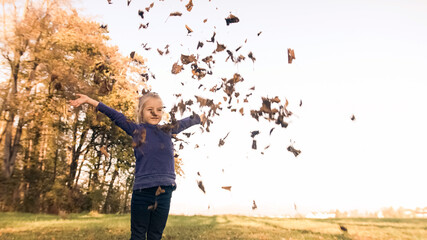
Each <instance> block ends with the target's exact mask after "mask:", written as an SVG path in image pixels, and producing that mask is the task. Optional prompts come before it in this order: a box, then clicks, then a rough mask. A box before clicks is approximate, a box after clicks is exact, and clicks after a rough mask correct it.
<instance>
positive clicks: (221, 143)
mask: <svg viewBox="0 0 427 240" xmlns="http://www.w3.org/2000/svg"><path fill="white" fill-rule="evenodd" d="M228 134H230V132H228V133H227V135H225V137H224V138H221V139H219V143H218V147H221V146H222V145H224V144H225V141H224V140H225V139H226V138H227V137H228Z"/></svg>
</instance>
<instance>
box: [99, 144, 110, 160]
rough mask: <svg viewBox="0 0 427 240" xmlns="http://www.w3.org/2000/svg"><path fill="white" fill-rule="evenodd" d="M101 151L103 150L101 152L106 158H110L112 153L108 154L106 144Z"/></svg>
mask: <svg viewBox="0 0 427 240" xmlns="http://www.w3.org/2000/svg"><path fill="white" fill-rule="evenodd" d="M99 151H101V153H102V154H103V155H104V156H105V158H109V157H110V154H108V152H107V149H106V148H105V146H102V147H101V148H100V149H99Z"/></svg>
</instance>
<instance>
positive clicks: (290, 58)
mask: <svg viewBox="0 0 427 240" xmlns="http://www.w3.org/2000/svg"><path fill="white" fill-rule="evenodd" d="M293 59H295V52H294V50H293V49H290V48H288V63H289V64H291V63H292V60H293Z"/></svg>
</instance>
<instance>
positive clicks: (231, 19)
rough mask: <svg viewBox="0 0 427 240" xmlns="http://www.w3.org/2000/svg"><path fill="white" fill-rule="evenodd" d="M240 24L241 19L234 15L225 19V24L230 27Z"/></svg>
mask: <svg viewBox="0 0 427 240" xmlns="http://www.w3.org/2000/svg"><path fill="white" fill-rule="evenodd" d="M238 22H239V18H238V17H236V16H234V15H233V14H230V16H228V17H227V18H226V19H225V23H226V24H227V26H228V25H230V24H231V23H238Z"/></svg>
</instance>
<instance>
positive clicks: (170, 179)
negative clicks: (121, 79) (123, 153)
mask: <svg viewBox="0 0 427 240" xmlns="http://www.w3.org/2000/svg"><path fill="white" fill-rule="evenodd" d="M97 110H99V111H100V112H102V113H104V114H105V115H107V116H108V117H109V118H110V119H111V120H112V121H113V122H114V123H115V124H116V125H117V126H119V127H120V128H121V129H123V130H124V131H125V132H126V133H127V134H128V135H130V136H132V138H133V141H134V143H139V142H141V141H140V140H141V135H144V134H142V133H143V132H144V131H145V141H143V143H141V144H137V145H136V146H135V147H134V153H135V158H136V165H135V183H134V186H133V189H134V190H136V189H142V188H149V187H156V186H169V185H173V184H176V183H175V178H176V175H175V160H174V149H173V143H172V139H171V137H172V134H178V133H179V132H181V131H183V130H185V129H187V128H189V127H191V126H193V125H195V124H199V123H200V116H198V115H194V116H195V117H193V116H191V117H187V118H184V119H182V120H179V121H178V125H177V127H175V128H174V129H172V130H171V131H170V132H165V131H163V130H161V129H160V128H159V126H158V125H152V124H148V123H141V124H137V123H134V122H132V121H129V120H128V119H126V117H125V116H124V115H123V114H122V113H120V112H118V111H116V110H114V109H113V108H110V107H108V106H106V105H105V104H103V103H102V102H100V103H99V104H98V106H97Z"/></svg>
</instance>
